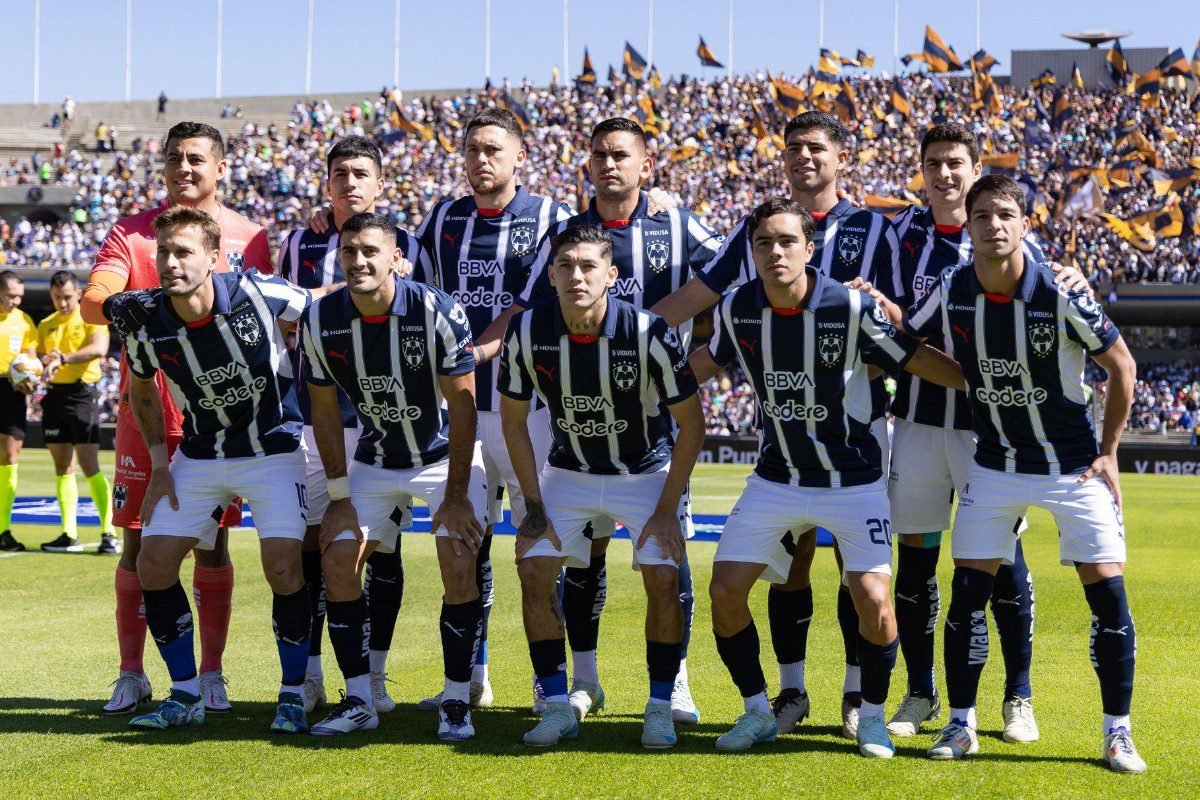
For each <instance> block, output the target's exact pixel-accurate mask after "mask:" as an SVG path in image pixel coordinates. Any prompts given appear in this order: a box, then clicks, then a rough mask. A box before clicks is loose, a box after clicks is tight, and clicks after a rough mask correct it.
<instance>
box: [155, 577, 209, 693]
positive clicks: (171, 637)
mask: <svg viewBox="0 0 1200 800" xmlns="http://www.w3.org/2000/svg"><path fill="white" fill-rule="evenodd" d="M142 597H143V601H144V602H145V604H146V626H147V627H148V628H149V629H150V635H151V636H153V637H154V643H155V644H157V645H158V652H159V653H160V654H161V655H162V658H163V661H165V662H167V672H169V673H170V675H171V680H173V681H176V682H178V681H186V680H191V679H192V678H194V677H196V652H195V649H194V646H193V644H192V642H193V640H194V636H195V632H194V628H193V619H192V607H191V606H190V605H189V604H188V599H187V592H185V591H184V590H183V584H182V583H180V582H179V581H175V584H174V585H173V586H169V587H167V588H166V589H143V590H142Z"/></svg>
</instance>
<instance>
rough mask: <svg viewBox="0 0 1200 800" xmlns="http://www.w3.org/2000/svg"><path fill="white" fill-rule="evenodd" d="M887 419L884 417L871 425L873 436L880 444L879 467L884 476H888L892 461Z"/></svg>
mask: <svg viewBox="0 0 1200 800" xmlns="http://www.w3.org/2000/svg"><path fill="white" fill-rule="evenodd" d="M889 432H890V430H889V426H888V421H887V417H886V416H883V417H880V418H879V419H877V420H875V421H874V422H872V423H871V435H872V436H874V437H875V441H877V442H879V466H880V467H882V469H883V474H884V475H887V474H888V464H889V463H890V462H891V460H892V442H891V437H890V436H889Z"/></svg>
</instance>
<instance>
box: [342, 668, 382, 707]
mask: <svg viewBox="0 0 1200 800" xmlns="http://www.w3.org/2000/svg"><path fill="white" fill-rule="evenodd" d="M346 696H347V697H357V698H358V699H359V700H362V701H363V702H364V703H366V704H367V706H368V707H370V708H374V707H375V698H373V697H372V696H371V676H370V674H367V675H357V676H355V677H353V678H346Z"/></svg>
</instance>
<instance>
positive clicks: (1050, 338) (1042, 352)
mask: <svg viewBox="0 0 1200 800" xmlns="http://www.w3.org/2000/svg"><path fill="white" fill-rule="evenodd" d="M1057 339H1058V336H1057V333H1056V331H1055V330H1054V326H1053V325H1034V326H1033V327H1032V328H1030V329H1029V346H1030V347H1032V348H1033V352H1035V353H1037V354H1038V355H1039V356H1048V355H1050V353H1051V352H1052V351H1053V350H1054V343H1055V341H1056V340H1057Z"/></svg>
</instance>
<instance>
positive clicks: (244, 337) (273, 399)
mask: <svg viewBox="0 0 1200 800" xmlns="http://www.w3.org/2000/svg"><path fill="white" fill-rule="evenodd" d="M154 229H155V232H156V233H157V251H156V263H157V266H158V274H159V280H160V282H161V285H162V289H161V290H160V291H154V292H144V293H143V294H144V295H145V296H144V297H141V298H139V302H141V303H143V304H144V307H146V308H148V309H149V310H150V315H149V318H148V319H147V320H146V321H145V323H144V325H143V326H142V327H141V328H139V329H137V330H134V331H131V332H130V333H129V335H127V336H126V338H125V353H126V358H127V359H128V361H129V369H130V372H131V375H132V377H131V378H130V384H129V392H130V398H129V402H130V405H131V406H132V407H133V409H134V413H135V417H136V420H137V425H138V428H139V430H140V431H141V432H142V435H143V438H144V439H145V441H146V448H147V450H149V452H150V458H151V460H152V461H151V464H152V466H151V472H150V481H149V483H148V485H147V487H146V496H145V499H144V500H143V501H142V509H141V517H142V519H144V520H145V525H144V527H143V530H142V542H141V548H140V550H139V552H138V562H137V567H138V578H139V579H140V580H141V583H142V594H143V596H144V597H145V600H146V622H147V624H148V625H149V627H150V633H151V635H153V636H154V641H155V643H156V644H157V645H158V650H159V653H160V654H161V655H162V657H163V660H164V661H165V662H166V665H167V671H168V672H169V673H170V675H171V694H170V696H169V697H168V698H167V700H165V701H164V702H163V703H162V704H161V705H159V707H158V708H157V709H156V710H154V711H152V712H150V713H148V714H143V715H141V716H137V717H134V718H133V719H132V720H130V722H129V725H130V727H132V728H141V729H147V730H161V729H165V728H169V727H173V726H177V725H200V724H203V722H204V712H205V704H204V701H203V700H202V699H201V697H200V682H199V678H198V675H197V670H196V656H195V652H194V649H193V645H192V613H191V607H190V606H189V604H188V598H187V594H186V593H185V592H184V590H183V585H182V584H181V583H180V582H179V567H180V564H181V563H182V561H183V559H184V557H185V556H186V555H187V554H188V553H189V552H190V551H191V550H192V549H193V548H201V549H211V548H212V547H213V546H214V545H215V543H216V536H217V526H218V523H219V518H220V513H221V511H222V509H224V508H226V507H227V506H228V505H229V504H230V503H231V502H232V501H233V500H234V498H236V497H244V498H245V499H246V500H248V501H249V502H250V504H251V506H252V507H253V509H254V523H255V526H256V528H257V530H258V537H259V545H260V547H261V550H262V565H263V572H264V573H265V574H266V577H267V583H268V584H270V587H271V591H272V594H273V600H272V613H271V622H272V627H273V628H274V630H275V641H276V644H277V646H278V650H279V662H280V666H281V668H282V673H283V677H282V680H281V683H280V688H279V701H278V707H277V710H276V715H275V720H274V721H273V722H272V723H271V730H272V731H274V732H276V733H302V732H304V731H306V730H307V729H308V725H307V723H306V721H305V718H304V697H303V693H304V687H303V684H304V668H305V665H306V662H307V660H308V635H309V625H310V624H311V620H310V619H309V613H310V612H309V605H308V590H307V588H306V587H305V585H304V576H303V572H302V570H301V567H300V546H301V542H302V541H303V539H304V510H305V509H304V507H305V505H306V502H305V497H304V494H305V491H304V490H305V481H304V451H303V444H302V441H301V427H302V424H303V423H302V422H301V419H300V410H299V408H297V406H296V394H295V389H294V385H293V377H292V365H291V362H290V361H289V360H288V359H287V358H286V353H285V352H284V351H285V350H286V344H285V343H284V335H283V332H282V330H281V326H285V325H289V324H290V323H295V322H297V321H298V320H299V319H300V315H301V314H303V313H304V310H305V309H306V308H307V306H308V303H309V300H310V298H309V295H308V292H307V291H305V290H304V289H301V288H299V287H297V286H293V285H291V284H289V283H287V282H286V281H284V280H282V279H280V278H276V277H274V276H269V275H260V274H257V273H254V272H246V273H237V272H234V273H226V274H220V275H217V274H214V273H215V271H216V267H217V264H218V263H219V260H220V255H221V253H220V250H221V229H220V227H219V226H218V225H217V223H216V222H215V221H214V220H213V219H212V218H211V217H209V216H208V215H207V214H205V213H204V212H203V211H200V210H198V209H194V208H188V207H186V206H176V207H174V208H170V209H167V210H165V211H163V213H161V214H159V215H158V217H157V218H156V219H155V221H154ZM159 372H161V373H162V374H163V376H164V378H165V380H166V382H167V386H168V388H169V389H170V391H171V393H172V395H173V396H174V397H175V399H176V400H177V401H178V403H179V405H180V411H181V412H182V416H183V438H182V440H181V441H180V443H179V447H178V449H177V451H176V453H175V455H174V456H171V457H168V454H167V433H166V422H165V419H164V416H163V407H162V396H161V394H160V393H159V389H158V386H157V384H156V381H155V378H156V375H157V374H158V373H159Z"/></svg>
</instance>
